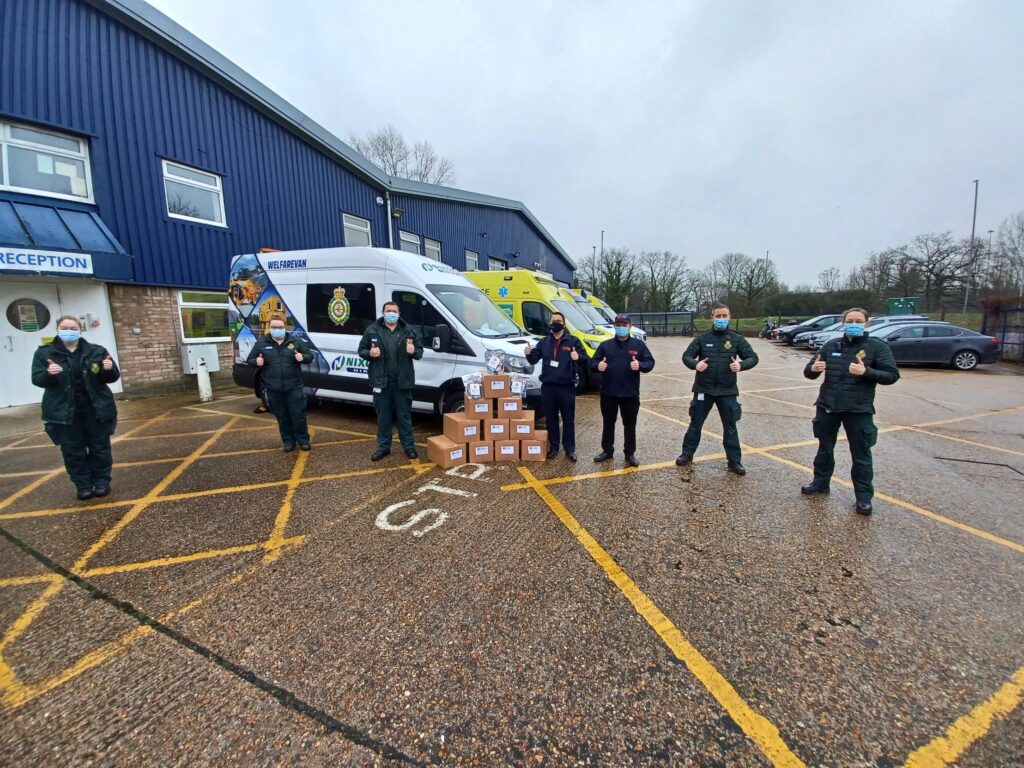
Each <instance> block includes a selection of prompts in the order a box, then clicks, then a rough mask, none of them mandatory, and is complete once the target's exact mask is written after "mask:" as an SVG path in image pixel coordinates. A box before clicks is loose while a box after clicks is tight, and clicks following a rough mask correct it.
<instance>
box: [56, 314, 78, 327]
mask: <svg viewBox="0 0 1024 768" xmlns="http://www.w3.org/2000/svg"><path fill="white" fill-rule="evenodd" d="M65 320H73V321H74V323H75V325H77V326H78V330H79V331H81V330H82V321H81V320H79V319H78V318H77V317H75V316H74V315H61V316H60V317H58V318H57V327H58V328H60V324H61V323H63V322H64V321H65Z"/></svg>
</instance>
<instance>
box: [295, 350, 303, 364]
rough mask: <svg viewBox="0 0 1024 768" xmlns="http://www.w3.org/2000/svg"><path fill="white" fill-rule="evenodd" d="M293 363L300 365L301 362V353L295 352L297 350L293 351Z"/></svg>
mask: <svg viewBox="0 0 1024 768" xmlns="http://www.w3.org/2000/svg"><path fill="white" fill-rule="evenodd" d="M295 362H296V363H301V362H302V353H301V352H299V350H297V349H296V350H295Z"/></svg>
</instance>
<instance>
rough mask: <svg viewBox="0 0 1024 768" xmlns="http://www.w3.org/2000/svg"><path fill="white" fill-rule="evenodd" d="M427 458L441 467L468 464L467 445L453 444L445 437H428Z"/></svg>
mask: <svg viewBox="0 0 1024 768" xmlns="http://www.w3.org/2000/svg"><path fill="white" fill-rule="evenodd" d="M427 458H428V459H429V460H430V461H432V462H434V463H435V464H437V466H439V467H444V468H446V469H447V468H448V467H456V466H458V465H459V464H465V463H466V445H465V443H455V442H452V441H451V440H449V439H448V438H447V437H444V436H443V435H438V436H437V437H428V438H427Z"/></svg>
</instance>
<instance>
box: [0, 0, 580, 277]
mask: <svg viewBox="0 0 1024 768" xmlns="http://www.w3.org/2000/svg"><path fill="white" fill-rule="evenodd" d="M0 73H2V76H0V114H2V115H4V116H6V117H9V118H14V119H22V120H26V121H29V122H36V123H42V124H46V125H50V126H53V127H55V128H60V129H63V130H67V131H69V132H74V133H81V134H85V135H86V136H88V138H89V140H90V141H89V145H90V146H89V150H90V159H91V170H92V182H93V188H94V195H95V200H96V207H97V209H98V213H99V215H100V216H101V217H102V218H103V221H104V222H105V223H106V224H107V225H108V226H109V227H110V229H111V230H112V231H113V233H114V235H115V236H116V237H117V239H118V240H119V241H120V242H121V243H122V244H123V245H124V246H125V248H126V249H127V250H128V252H129V253H130V254H132V255H133V256H134V264H135V281H136V282H139V283H146V284H154V285H170V286H179V287H204V288H221V287H222V286H223V285H224V284H225V281H226V275H227V268H228V263H229V259H230V257H231V256H232V255H234V254H237V253H245V252H250V251H253V250H256V249H258V248H260V247H272V248H279V249H283V250H290V249H297V248H323V247H330V246H339V245H343V244H344V230H343V223H342V212H348V213H351V214H354V215H357V216H361V217H363V218H366V219H370V220H371V221H372V233H373V242H374V245H380V246H386V245H387V224H386V218H387V217H386V213H385V209H384V207H383V206H379V205H377V203H376V200H375V199H376V198H377V196H378V195H382V194H383V188H381V189H376V188H374V186H373V185H371V184H369V183H367V182H366V181H364V180H363V179H362V177H357V176H356V175H354V174H353V173H351V172H350V171H349V170H348V169H347V168H346V167H344V166H342V165H341V164H339V163H337V162H335V161H334V160H332V159H330V158H329V157H328V156H327V155H325V154H323V153H322V152H320V151H319V150H318V149H316V148H314V147H313V146H311V145H310V144H307V143H305V142H304V141H303V140H302V139H300V138H299V137H298V136H296V135H295V134H293V133H292V132H290V131H289V130H287V129H285V128H284V127H283V126H281V125H280V124H278V123H276V122H274V121H273V120H271V119H270V118H269V117H267V116H265V115H264V114H263V113H262V112H260V111H259V110H257V109H255V108H254V107H252V106H251V105H250V104H248V103H247V102H245V101H243V100H242V99H241V98H239V97H238V96H236V95H234V94H233V93H232V92H230V91H228V90H227V89H225V88H223V87H221V86H220V85H218V84H217V83H216V82H214V81H213V80H211V79H210V78H208V77H206V76H205V75H203V74H201V73H200V72H199V71H197V70H195V69H193V68H191V67H190V66H188V65H187V64H185V63H184V62H183V61H182V60H180V59H178V58H176V57H175V56H173V55H171V54H170V53H168V52H167V51H165V50H164V49H163V48H160V47H159V46H157V45H156V44H154V43H153V42H151V41H149V40H148V39H147V38H145V37H143V36H142V35H140V34H138V33H136V32H134V31H132V30H131V29H129V28H128V27H126V26H124V25H123V24H121V23H120V22H118V21H115V20H114V19H113V18H111V17H109V16H107V15H105V14H104V13H102V12H101V11H99V10H97V9H95V8H93V7H91V6H89V5H87V4H85V3H83V2H80V1H79V0H2V2H0ZM162 158H166V159H170V160H175V161H178V162H181V163H184V164H186V165H190V166H194V167H196V168H200V169H204V170H207V171H211V172H213V173H216V174H218V175H221V176H222V177H223V184H224V196H225V210H226V217H227V224H228V226H227V228H223V227H218V226H213V225H204V224H196V223H191V222H182V221H179V220H175V219H171V218H170V217H168V216H167V214H166V205H165V200H164V192H163V176H162V167H161V159H162ZM403 200H404V202H403V204H402V205H403V206H404V208H405V210H406V218H404V219H403V220H402V226H403V228H412V229H413V230H414V231H417V232H418V233H419V234H421V235H427V236H428V237H434V238H436V239H439V240H441V241H442V243H443V244H444V258H445V261H446V262H448V263H449V264H451V265H452V266H454V267H456V268H459V269H461V268H463V267H464V255H463V254H464V249H465V248H471V249H472V250H477V251H479V252H480V253H481V256H482V257H485V254H491V255H494V256H496V257H507V256H508V254H510V253H513V252H515V251H517V250H518V251H519V253H520V258H519V260H518V262H520V263H522V262H523V261H524V260H526V261H527V263H525V264H523V265H524V266H532V262H533V261H540V262H541V263H542V264H544V265H545V266H546V268H547V269H548V270H549V271H553V272H557V273H558V275H559V279H571V273H570V272H569V270H568V267H567V266H566V265H565V264H564V262H563V261H562V260H561V259H560V258H557V257H556V256H555V254H554V251H553V250H552V249H551V248H550V247H549V246H548V245H547V243H546V242H545V241H544V240H543V238H541V237H539V236H538V234H537V233H536V231H535V230H534V229H533V228H532V227H531V226H530V225H529V224H528V223H527V222H526V221H525V220H524V218H523V217H522V216H520V215H519V214H518V213H516V212H514V211H502V210H498V209H492V208H482V207H477V206H474V205H461V204H452V203H443V202H435V201H429V200H414V199H412V198H403ZM481 232H487V234H488V236H487V238H486V241H484V244H483V245H481V242H480V241H481V240H482V238H480V236H479V235H480V233H481ZM396 238H397V232H396ZM395 244H396V246H397V239H396V242H395ZM475 245H477V246H480V247H474V246H475ZM510 261H512V262H513V263H515V261H516V260H510Z"/></svg>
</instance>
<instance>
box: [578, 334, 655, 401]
mask: <svg viewBox="0 0 1024 768" xmlns="http://www.w3.org/2000/svg"><path fill="white" fill-rule="evenodd" d="M634 357H635V358H636V359H637V360H638V361H639V362H640V370H639V371H634V370H633V369H632V368H630V367H629V364H630V363H631V362H633V358H634ZM602 360H607V361H608V370H606V371H605V372H604V373H603V374H601V377H602V378H601V394H602V395H609V396H610V397H640V374H641V373H648V372H649V371H652V370H654V355H652V354H651V350H649V349H648V348H647V345H646V344H644V343H643V342H642V341H640V339H634V338H633V337H632V336H627V337H626V338H625V339H623V340H622V341H619V340H618V339H607V340H605V341H602V342H601V346H599V347H598V348H597V351H596V352H595V353H594V356H593V357H592V358H591V359H590V366H591V367H592V368H593V369H594V370H595V371H596V370H597V364H598V363H600V362H601V361H602Z"/></svg>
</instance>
